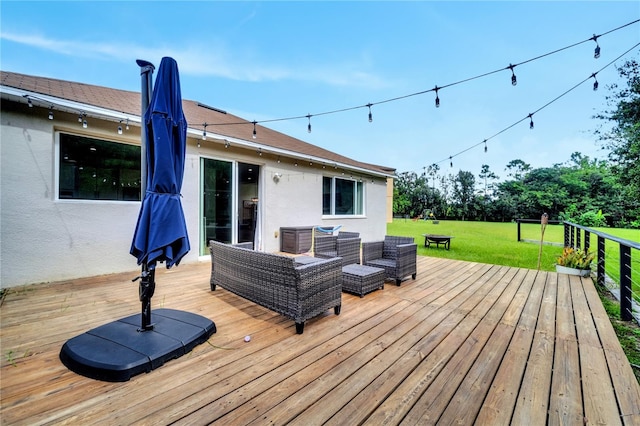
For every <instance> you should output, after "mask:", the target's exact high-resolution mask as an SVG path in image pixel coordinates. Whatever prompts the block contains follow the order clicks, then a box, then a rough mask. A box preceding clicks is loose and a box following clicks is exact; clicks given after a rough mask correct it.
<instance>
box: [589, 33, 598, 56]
mask: <svg viewBox="0 0 640 426" xmlns="http://www.w3.org/2000/svg"><path fill="white" fill-rule="evenodd" d="M598 37H600V36H597V35H595V34H594V35H593V37H591V40H593V41H595V42H596V50H594V52H593V57H594V58H595V59H598V58H599V57H600V45H599V44H598Z"/></svg>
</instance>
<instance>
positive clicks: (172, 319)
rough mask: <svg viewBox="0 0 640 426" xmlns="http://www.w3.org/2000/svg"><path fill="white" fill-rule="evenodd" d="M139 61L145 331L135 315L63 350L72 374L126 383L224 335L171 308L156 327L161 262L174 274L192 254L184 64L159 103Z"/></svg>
mask: <svg viewBox="0 0 640 426" xmlns="http://www.w3.org/2000/svg"><path fill="white" fill-rule="evenodd" d="M137 63H138V65H140V68H141V73H140V75H141V76H142V93H141V95H142V96H141V100H142V104H141V111H142V115H143V126H142V129H141V136H142V137H141V147H142V150H141V151H142V155H141V156H142V170H141V175H142V190H143V194H144V197H143V200H142V206H141V207H140V214H139V216H138V222H137V224H136V230H135V233H134V236H133V242H132V243H131V251H130V252H131V254H132V255H134V256H135V257H136V258H137V259H138V264H139V265H142V273H141V275H140V276H139V277H137V278H136V279H134V281H136V280H138V279H140V290H139V293H140V294H139V296H140V301H141V302H142V319H141V322H142V326H141V327H138V326H137V324H139V323H138V321H139V320H140V317H139V316H138V315H130V316H127V317H125V318H121V319H119V320H116V321H112V322H110V323H107V324H104V325H101V326H99V327H96V328H93V329H91V330H89V331H87V332H86V333H83V334H81V335H78V336H76V337H74V338H72V339H69V340H68V341H67V342H66V343H65V344H64V345H63V346H62V349H61V350H60V360H61V361H62V363H63V364H64V365H66V366H67V367H68V368H69V369H70V370H72V371H75V372H77V373H78V374H82V375H85V376H87V377H91V378H94V379H100V380H107V381H126V380H129V378H131V376H133V375H135V374H139V373H142V372H149V371H151V370H153V369H155V368H158V367H160V366H162V365H163V364H164V363H165V362H167V361H169V360H172V359H175V358H178V357H180V356H182V355H184V354H185V353H187V352H189V351H190V350H191V349H193V347H195V346H196V345H199V344H201V343H203V342H205V341H207V339H209V337H210V336H211V335H212V334H213V333H215V332H216V325H215V324H214V323H213V321H211V320H210V319H208V318H205V317H202V316H200V315H196V314H193V313H190V312H183V311H179V310H175V309H167V308H161V309H156V310H154V311H153V319H154V320H155V322H156V324H151V296H153V292H154V289H155V268H156V263H157V262H166V264H167V268H170V267H172V266H173V265H177V264H178V263H180V260H181V259H182V258H183V257H184V255H185V254H187V253H188V252H189V248H190V247H189V237H188V235H187V226H186V222H185V218H184V212H183V210H182V203H181V202H180V189H181V187H182V178H183V174H184V157H185V151H186V140H187V122H186V120H185V117H184V113H183V111H182V99H181V94H180V80H179V77H178V66H177V64H176V61H175V60H173V59H172V58H162V62H161V63H160V68H159V70H158V76H157V78H156V85H155V88H154V90H153V95H152V96H151V100H149V93H150V92H151V78H150V75H151V74H152V73H153V70H154V66H153V64H151V63H150V62H147V61H143V60H138V61H137ZM145 176H146V177H145Z"/></svg>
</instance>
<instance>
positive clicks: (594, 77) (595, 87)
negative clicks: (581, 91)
mask: <svg viewBox="0 0 640 426" xmlns="http://www.w3.org/2000/svg"><path fill="white" fill-rule="evenodd" d="M591 77H593V79H594V80H595V81H594V82H593V91H594V92H595V91H596V90H598V79H597V78H596V73H595V72H594V73H593V74H591Z"/></svg>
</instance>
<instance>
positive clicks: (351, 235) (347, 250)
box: [313, 232, 361, 266]
mask: <svg viewBox="0 0 640 426" xmlns="http://www.w3.org/2000/svg"><path fill="white" fill-rule="evenodd" d="M360 243H361V240H360V234H359V233H358V232H340V233H338V235H316V237H315V238H314V240H313V255H314V257H319V258H321V259H331V258H332V257H341V258H342V265H343V266H346V265H351V264H354V263H360Z"/></svg>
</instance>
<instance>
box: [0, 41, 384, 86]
mask: <svg viewBox="0 0 640 426" xmlns="http://www.w3.org/2000/svg"><path fill="white" fill-rule="evenodd" d="M0 39H1V40H2V41H3V42H6V41H8V42H13V43H17V44H21V45H26V46H29V47H33V48H37V49H41V50H45V51H49V52H51V53H56V54H60V55H65V56H73V57H80V58H83V57H84V58H94V59H100V60H104V61H115V62H119V63H129V62H131V60H133V59H138V58H142V59H147V60H156V59H157V60H160V59H161V58H162V57H164V56H171V57H173V58H174V59H175V60H176V61H177V62H178V64H179V65H180V72H181V73H183V74H191V75H198V76H211V77H221V78H226V79H229V80H236V81H250V82H260V81H283V80H295V81H310V82H319V83H322V84H325V85H328V86H356V87H367V88H370V89H371V88H379V87H384V86H388V83H386V82H385V80H384V79H381V78H379V77H377V76H375V75H373V74H371V73H367V72H363V71H360V70H359V69H358V64H351V63H348V64H331V65H322V64H320V65H308V66H305V65H301V66H296V67H289V66H288V65H278V64H270V63H268V62H267V63H265V62H264V61H263V60H262V59H260V58H256V57H255V55H252V54H251V53H247V52H244V53H243V52H242V51H240V50H239V49H238V50H235V51H233V52H231V51H229V50H228V49H227V48H226V46H224V45H223V44H215V43H214V44H211V43H209V44H208V45H203V44H201V43H194V44H192V45H190V46H188V47H184V46H180V47H175V46H160V47H153V48H148V47H143V46H140V45H137V44H123V43H88V42H83V41H78V40H55V39H52V38H49V37H45V36H42V35H24V34H16V33H9V32H2V33H0Z"/></svg>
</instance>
